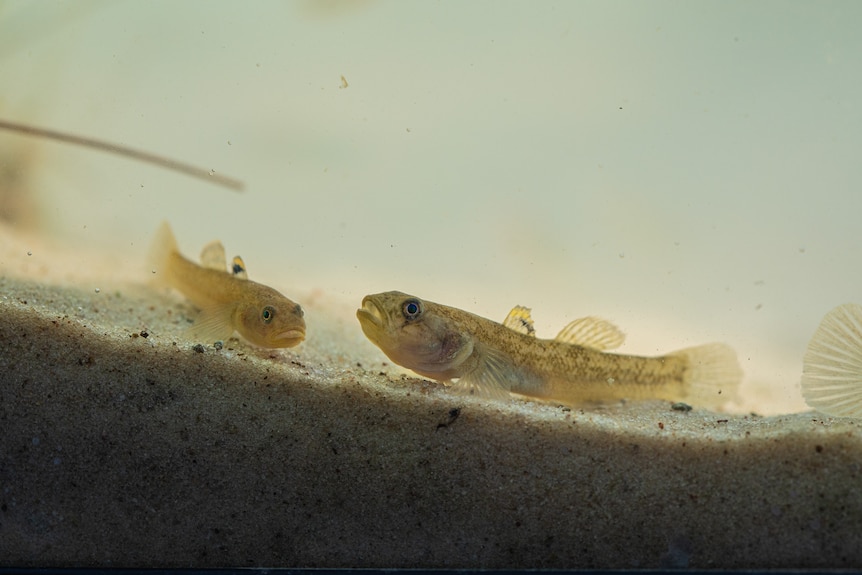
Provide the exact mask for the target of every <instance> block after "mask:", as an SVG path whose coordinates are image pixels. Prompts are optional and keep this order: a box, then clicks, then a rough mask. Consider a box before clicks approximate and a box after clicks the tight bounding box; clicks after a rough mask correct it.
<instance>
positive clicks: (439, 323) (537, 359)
mask: <svg viewBox="0 0 862 575" xmlns="http://www.w3.org/2000/svg"><path fill="white" fill-rule="evenodd" d="M356 317H357V318H358V319H359V323H360V324H361V326H362V331H363V332H365V335H366V336H367V337H368V339H370V340H371V341H372V342H373V343H374V344H375V345H377V346H378V347H379V348H380V349H381V350H382V351H383V353H385V354H386V355H387V356H388V357H389V359H391V360H392V361H394V362H395V363H397V364H398V365H401V366H403V367H406V368H408V369H410V370H412V371H414V372H416V373H418V374H419V375H422V376H424V377H428V378H431V379H434V380H437V381H440V382H445V383H452V382H453V380H457V381H455V382H454V384H453V385H454V387H455V388H456V389H457V390H458V391H460V392H462V393H467V394H474V395H479V396H484V397H496V398H505V397H508V396H509V394H517V395H520V396H526V397H529V398H534V399H541V400H546V401H552V402H559V403H563V404H569V405H583V404H594V403H602V402H607V401H612V400H618V399H624V398H627V399H649V398H654V399H666V400H670V401H686V402H691V403H696V404H698V405H701V406H704V407H718V406H721V405H722V404H724V403H726V402H727V401H729V400H732V399H733V397H734V395H735V392H736V388H737V386H738V384H739V381H740V380H741V378H742V370H741V369H740V367H739V363H738V361H737V359H736V353H735V352H734V351H733V350H732V349H731V348H730V347H728V346H727V345H724V344H720V343H713V344H707V345H702V346H698V347H692V348H688V349H683V350H681V351H677V352H674V353H669V354H667V355H663V356H660V357H639V356H633V355H621V354H614V353H606V352H605V350H608V349H613V348H616V347H618V346H619V345H621V344H622V342H623V338H624V336H623V334H622V333H621V332H620V331H619V330H618V329H617V328H616V327H615V326H613V325H612V324H610V323H609V322H606V321H604V320H600V319H597V318H582V319H579V320H575V321H574V322H572V323H570V324H569V325H568V326H566V327H565V328H564V329H563V330H562V331H561V332H560V333H559V335H557V337H556V339H553V340H548V339H539V338H536V337H535V330H534V328H533V321H532V319H531V318H530V313H529V310H528V309H527V308H523V307H516V308H515V309H513V310H512V312H510V314H509V317H507V318H506V320H505V322H504V324H499V323H496V322H494V321H491V320H488V319H485V318H482V317H479V316H476V315H474V314H472V313H468V312H466V311H463V310H460V309H456V308H452V307H448V306H445V305H440V304H437V303H434V302H430V301H426V300H421V299H419V298H417V297H414V296H411V295H407V294H404V293H401V292H394V291H393V292H386V293H380V294H376V295H369V296H366V297H365V298H364V299H363V300H362V308H361V309H359V310H358V311H357V312H356Z"/></svg>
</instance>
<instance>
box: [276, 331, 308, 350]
mask: <svg viewBox="0 0 862 575" xmlns="http://www.w3.org/2000/svg"><path fill="white" fill-rule="evenodd" d="M272 339H273V341H275V342H277V343H278V344H280V347H293V346H295V345H299V344H300V343H301V342H302V341H303V340H304V339H305V331H304V330H301V329H289V330H287V331H283V332H281V333H279V334H276V336H275V337H273V338H272Z"/></svg>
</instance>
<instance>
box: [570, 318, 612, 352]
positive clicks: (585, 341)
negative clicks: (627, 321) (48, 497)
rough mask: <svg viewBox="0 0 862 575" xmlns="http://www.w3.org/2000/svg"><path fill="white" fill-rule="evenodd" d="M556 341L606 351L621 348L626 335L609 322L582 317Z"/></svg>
mask: <svg viewBox="0 0 862 575" xmlns="http://www.w3.org/2000/svg"><path fill="white" fill-rule="evenodd" d="M554 339H556V340H557V341H559V342H562V343H571V344H574V345H581V346H583V347H590V348H592V349H597V350H599V351H605V350H608V349H616V348H618V347H619V346H621V345H622V344H623V342H624V341H625V339H626V335H625V334H624V333H623V332H622V331H620V329H619V328H618V327H617V326H615V325H614V324H612V323H611V322H609V321H606V320H603V319H601V318H597V317H582V318H580V319H576V320H575V321H573V322H572V323H570V324H569V325H567V326H566V327H564V328H563V329H562V330H561V331H560V333H558V334H557V337H556V338H554Z"/></svg>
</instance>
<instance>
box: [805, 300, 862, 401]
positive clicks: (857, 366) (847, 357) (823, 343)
mask: <svg viewBox="0 0 862 575" xmlns="http://www.w3.org/2000/svg"><path fill="white" fill-rule="evenodd" d="M800 383H801V386H802V396H803V397H804V398H805V402H806V403H807V404H808V406H809V407H811V408H812V409H816V410H817V411H820V412H821V413H825V414H826V415H832V416H835V417H862V305H859V304H855V303H846V304H843V305H839V306H838V307H836V308H833V309H832V310H830V311H829V312H828V313H827V314H826V315H825V316H824V317H823V319H822V320H821V322H820V325H819V326H818V327H817V331H815V332H814V335H813V336H812V337H811V340H810V341H809V343H808V348H807V349H806V351H805V356H804V357H803V358H802V380H801V382H800Z"/></svg>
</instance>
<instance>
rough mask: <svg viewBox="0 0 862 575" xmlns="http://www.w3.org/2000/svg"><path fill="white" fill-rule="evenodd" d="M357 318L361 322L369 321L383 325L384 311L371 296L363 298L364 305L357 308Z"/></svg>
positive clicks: (376, 324) (378, 325)
mask: <svg viewBox="0 0 862 575" xmlns="http://www.w3.org/2000/svg"><path fill="white" fill-rule="evenodd" d="M356 318H357V319H358V320H359V323H361V324H365V322H369V323H371V324H372V325H375V326H377V327H380V326H382V325H383V311H382V310H381V309H380V307H379V306H378V305H377V304H376V303H374V301H373V300H371V299H370V298H369V296H365V298H363V300H362V307H361V308H360V309H358V310H356Z"/></svg>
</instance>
